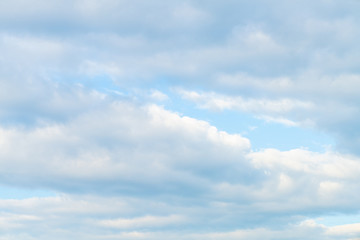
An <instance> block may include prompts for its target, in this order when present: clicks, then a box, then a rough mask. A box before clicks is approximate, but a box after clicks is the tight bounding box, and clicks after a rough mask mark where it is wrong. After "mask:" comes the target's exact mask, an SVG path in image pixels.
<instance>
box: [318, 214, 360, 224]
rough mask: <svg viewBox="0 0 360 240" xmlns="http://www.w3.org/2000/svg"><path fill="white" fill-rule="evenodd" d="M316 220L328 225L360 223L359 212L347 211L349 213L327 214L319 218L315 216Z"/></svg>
mask: <svg viewBox="0 0 360 240" xmlns="http://www.w3.org/2000/svg"><path fill="white" fill-rule="evenodd" d="M316 222H317V223H320V224H323V225H325V226H328V227H333V226H337V225H346V224H354V223H360V212H357V213H352V214H350V213H349V214H334V215H327V216H323V217H321V218H317V219H316Z"/></svg>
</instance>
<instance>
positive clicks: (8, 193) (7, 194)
mask: <svg viewBox="0 0 360 240" xmlns="http://www.w3.org/2000/svg"><path fill="white" fill-rule="evenodd" d="M54 196H56V193H55V192H54V191H50V190H47V189H32V188H19V187H13V186H4V185H0V199H18V200H20V199H26V198H33V197H54Z"/></svg>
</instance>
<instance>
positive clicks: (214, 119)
mask: <svg viewBox="0 0 360 240" xmlns="http://www.w3.org/2000/svg"><path fill="white" fill-rule="evenodd" d="M166 94H171V93H169V92H166ZM165 107H166V108H167V109H169V110H172V111H175V112H178V113H181V114H183V115H184V116H189V117H193V118H196V119H200V120H204V121H207V122H209V123H210V124H211V125H213V126H215V127H217V128H218V129H219V130H221V131H226V132H228V133H232V134H235V133H237V134H241V135H243V136H244V137H246V138H248V139H249V140H250V141H251V145H252V148H253V150H255V151H256V150H260V149H264V148H276V149H278V150H281V151H287V150H291V149H295V148H305V149H308V150H309V151H315V152H324V151H325V150H327V149H329V148H331V147H332V146H334V145H335V140H334V139H333V138H332V137H331V136H329V135H326V134H324V133H322V132H320V131H316V130H314V129H310V128H304V127H298V126H287V125H284V124H281V123H277V122H268V121H265V120H262V119H259V118H257V117H255V116H253V115H251V114H249V113H243V112H239V111H231V110H225V111H211V110H208V109H201V108H198V107H196V106H195V105H194V104H193V103H191V102H189V101H186V100H182V99H181V97H180V96H176V94H174V95H171V101H170V102H168V103H167V104H166V105H165Z"/></svg>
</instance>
